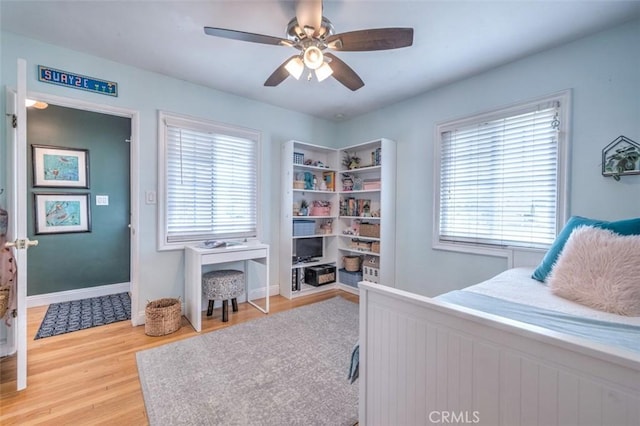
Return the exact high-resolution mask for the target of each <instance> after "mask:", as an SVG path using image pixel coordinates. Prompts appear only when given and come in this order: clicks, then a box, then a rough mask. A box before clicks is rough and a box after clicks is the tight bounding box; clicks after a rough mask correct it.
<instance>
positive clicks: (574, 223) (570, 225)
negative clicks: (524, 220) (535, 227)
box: [531, 216, 640, 282]
mask: <svg viewBox="0 0 640 426" xmlns="http://www.w3.org/2000/svg"><path fill="white" fill-rule="evenodd" d="M578 226H594V227H596V228H602V229H609V230H611V231H613V232H615V233H617V234H620V235H640V218H635V219H625V220H618V221H616V222H606V221H604V220H596V219H588V218H586V217H580V216H571V218H569V220H568V221H567V223H566V224H565V225H564V228H562V231H560V233H559V234H558V236H557V237H556V239H555V241H554V242H553V244H551V247H550V248H549V251H547V253H546V254H545V255H544V258H543V259H542V262H540V265H538V267H537V268H536V270H535V271H533V275H531V278H533V279H535V280H538V281H541V282H544V281H545V280H546V279H547V275H549V273H550V272H551V268H553V265H554V263H556V259H557V258H558V256H559V255H560V252H562V249H563V248H564V244H565V243H566V242H567V239H568V238H569V235H571V233H572V232H573V230H574V229H575V228H577V227H578Z"/></svg>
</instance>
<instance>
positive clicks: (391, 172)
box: [279, 139, 396, 299]
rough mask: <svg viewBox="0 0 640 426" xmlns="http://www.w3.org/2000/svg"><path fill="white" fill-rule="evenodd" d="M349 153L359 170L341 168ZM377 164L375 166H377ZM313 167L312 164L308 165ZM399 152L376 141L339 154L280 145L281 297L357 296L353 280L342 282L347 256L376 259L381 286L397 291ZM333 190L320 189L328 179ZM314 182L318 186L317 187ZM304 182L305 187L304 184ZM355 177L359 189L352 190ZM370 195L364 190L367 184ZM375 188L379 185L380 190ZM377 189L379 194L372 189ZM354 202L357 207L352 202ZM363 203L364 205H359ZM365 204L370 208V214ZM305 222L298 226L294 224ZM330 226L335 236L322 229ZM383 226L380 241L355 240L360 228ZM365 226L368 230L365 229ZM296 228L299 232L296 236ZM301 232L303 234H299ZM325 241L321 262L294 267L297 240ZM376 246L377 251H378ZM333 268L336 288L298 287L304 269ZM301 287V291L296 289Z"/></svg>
mask: <svg viewBox="0 0 640 426" xmlns="http://www.w3.org/2000/svg"><path fill="white" fill-rule="evenodd" d="M346 153H349V154H352V155H355V156H357V157H358V158H359V159H360V162H359V164H358V166H357V167H356V168H353V169H349V168H347V167H346V166H343V164H342V163H343V159H344V158H345V155H346ZM376 158H377V160H376ZM305 162H306V163H311V164H305ZM395 163H396V148H395V143H394V142H393V141H391V140H389V139H378V140H375V141H371V142H367V143H364V144H359V145H353V146H349V147H346V148H341V149H333V148H327V147H322V146H318V145H312V144H308V143H304V142H299V141H288V142H285V143H284V144H283V145H282V170H283V174H282V192H281V193H282V203H281V226H280V253H279V254H280V256H279V257H280V265H279V281H280V294H281V295H283V296H285V297H287V298H290V299H291V298H294V297H297V296H300V295H307V294H311V293H315V292H321V291H326V290H329V289H333V288H341V289H343V290H346V291H351V292H354V293H357V291H358V290H357V285H356V283H355V282H353V276H350V277H349V278H350V279H349V282H350V284H351V285H349V283H345V282H341V280H340V278H341V275H344V274H343V273H340V269H342V268H343V267H344V262H343V257H344V256H354V255H357V256H362V257H363V258H364V257H365V256H372V257H374V258H375V259H377V262H378V263H377V266H378V267H379V271H377V272H379V281H378V282H380V283H383V284H387V285H395V181H396V168H395ZM327 175H328V176H330V177H331V178H332V179H331V180H332V182H333V184H329V185H327V187H326V188H325V186H323V185H322V183H323V181H324V180H325V179H324V177H325V176H327ZM313 176H315V186H314V184H313V182H314V181H313ZM305 177H306V182H305ZM348 177H351V178H352V179H353V180H354V181H355V183H356V188H357V187H358V185H360V186H359V187H360V188H361V189H354V188H352V189H351V190H348V188H346V187H345V186H344V185H343V180H345V183H348V179H347V178H348ZM365 183H366V184H367V189H364V184H365ZM376 183H379V186H377V184H376ZM371 186H373V187H374V188H375V189H370V188H369V187H371ZM303 200H305V201H306V202H307V203H308V204H309V209H310V211H309V212H308V214H307V215H304V214H302V212H300V207H301V203H302V201H303ZM350 200H353V201H350ZM356 200H361V201H356ZM314 201H316V202H319V203H321V204H325V205H326V204H330V208H327V207H324V208H316V209H313V202H314ZM349 202H351V203H352V204H358V203H360V204H359V205H360V206H361V207H363V208H362V209H360V210H359V211H352V212H347V211H345V210H344V208H345V203H349ZM364 203H367V206H366V209H365V208H364V207H365V206H364ZM300 220H303V221H307V222H304V223H302V224H301V223H300V222H298V223H296V225H300V226H299V227H294V221H300ZM327 223H331V230H328V229H323V227H322V226H321V225H323V224H327ZM362 223H365V224H369V225H372V224H373V225H379V226H380V228H379V229H380V234H379V236H378V237H369V236H360V235H354V234H353V232H354V231H353V230H354V229H356V230H357V229H359V225H360V224H362ZM365 226H366V225H365ZM294 228H295V229H296V231H295V232H294ZM301 231H302V233H301ZM309 237H319V238H322V246H323V256H322V258H318V259H313V262H306V263H301V262H300V263H299V262H297V261H296V252H295V247H296V240H298V239H300V238H309ZM374 244H375V245H376V247H374ZM321 265H331V266H334V267H335V268H336V272H335V273H336V276H335V278H336V282H335V283H331V284H324V285H321V286H317V287H316V286H312V285H308V284H306V283H305V282H304V280H302V279H297V280H296V281H295V282H294V277H295V273H296V271H297V273H298V277H300V276H304V269H305V268H307V267H312V266H321ZM296 284H297V285H296Z"/></svg>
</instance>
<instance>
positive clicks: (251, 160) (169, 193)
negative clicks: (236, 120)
mask: <svg viewBox="0 0 640 426" xmlns="http://www.w3.org/2000/svg"><path fill="white" fill-rule="evenodd" d="M222 130H223V131H222V132H221V131H220V129H219V128H216V126H212V127H211V128H207V126H206V125H204V126H188V125H187V126H185V125H172V124H171V122H170V121H169V122H168V123H167V124H166V127H165V138H166V147H165V149H166V153H165V161H166V170H165V178H164V179H165V182H166V241H167V242H168V243H172V242H184V241H198V240H206V239H224V238H252V237H256V235H257V170H258V168H257V164H258V158H257V156H258V147H257V145H258V143H257V140H256V138H252V137H244V136H236V135H233V134H225V133H233V132H224V129H222Z"/></svg>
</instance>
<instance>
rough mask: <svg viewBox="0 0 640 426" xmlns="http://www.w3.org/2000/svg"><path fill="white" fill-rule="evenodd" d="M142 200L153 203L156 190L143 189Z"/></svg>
mask: <svg viewBox="0 0 640 426" xmlns="http://www.w3.org/2000/svg"><path fill="white" fill-rule="evenodd" d="M144 201H145V203H146V204H155V203H156V191H145V193H144Z"/></svg>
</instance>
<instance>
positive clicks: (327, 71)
mask: <svg viewBox="0 0 640 426" xmlns="http://www.w3.org/2000/svg"><path fill="white" fill-rule="evenodd" d="M331 74H333V70H332V69H331V67H330V66H329V64H328V63H326V62H323V63H322V65H320V68H318V69H317V70H316V78H317V79H318V81H323V80H326V79H327V78H328V77H329V76H331Z"/></svg>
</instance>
